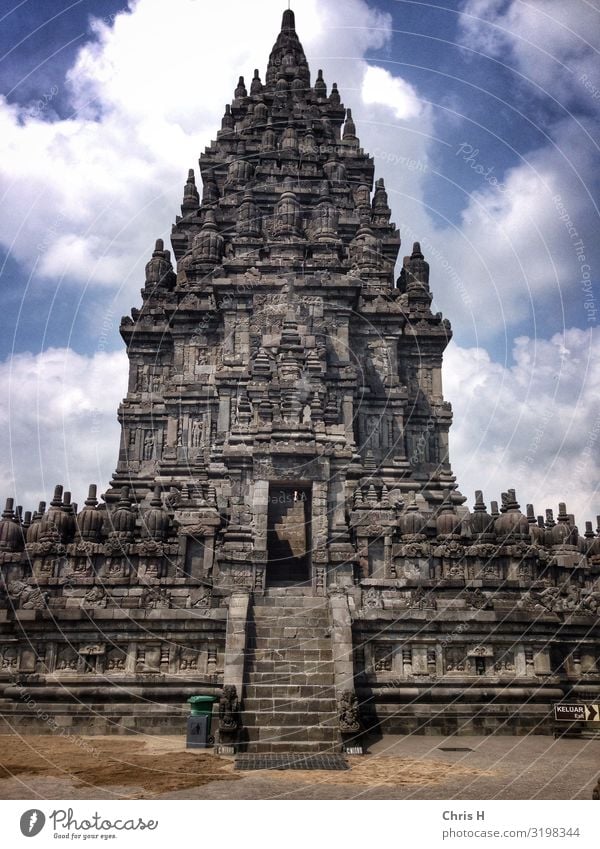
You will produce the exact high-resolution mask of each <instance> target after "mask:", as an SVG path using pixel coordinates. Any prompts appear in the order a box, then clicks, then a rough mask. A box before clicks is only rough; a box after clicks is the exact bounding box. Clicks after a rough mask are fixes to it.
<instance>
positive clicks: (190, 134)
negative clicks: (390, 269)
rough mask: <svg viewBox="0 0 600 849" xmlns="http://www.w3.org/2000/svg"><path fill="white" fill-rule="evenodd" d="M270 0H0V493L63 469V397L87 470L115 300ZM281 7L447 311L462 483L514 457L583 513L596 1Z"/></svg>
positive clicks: (116, 383) (276, 13)
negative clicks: (4, 397) (538, 442)
mask: <svg viewBox="0 0 600 849" xmlns="http://www.w3.org/2000/svg"><path fill="white" fill-rule="evenodd" d="M284 5H285V4H282V3H280V2H275V0H267V1H266V2H264V3H261V4H254V6H250V5H249V4H244V3H243V2H241V0H223V2H222V3H220V4H219V6H218V8H215V6H214V4H208V3H205V2H203V0H172V2H170V3H169V4H164V3H160V2H159V0H137V2H131V3H127V2H126V0H116V1H115V2H113V0H81V2H67V0H52V2H44V3H36V2H34V0H24V2H20V3H6V2H4V0H2V2H0V24H1V26H0V94H1V95H2V99H1V100H0V187H1V191H2V197H3V202H2V205H1V206H0V285H1V286H2V292H3V301H2V304H3V309H2V316H1V319H0V320H1V321H2V333H1V334H0V348H1V349H0V377H1V376H2V375H3V378H2V379H4V380H5V381H6V387H7V392H8V394H9V395H10V393H13V394H14V393H15V392H16V390H15V386H16V384H17V383H18V389H19V391H18V393H17V397H16V398H15V403H14V404H12V405H11V410H10V411H9V412H7V413H6V420H5V422H6V424H7V426H8V427H9V429H10V432H11V434H13V433H14V438H11V440H10V448H9V449H7V455H6V457H5V459H4V461H3V462H2V463H1V464H0V471H1V477H2V478H3V479H4V481H5V486H6V487H7V488H8V489H10V488H11V487H13V488H14V487H17V483H16V481H23V480H25V479H26V483H25V484H21V486H22V487H24V488H23V496H24V497H25V496H28V497H33V494H34V493H37V492H38V491H39V490H40V488H41V487H42V486H46V485H47V483H46V475H52V474H53V473H55V474H57V475H58V474H62V475H63V476H64V475H67V476H69V475H72V476H73V487H74V488H77V487H78V486H82V485H83V484H82V483H81V481H80V479H79V477H78V476H77V475H78V474H79V472H78V471H77V469H76V468H75V467H74V466H73V462H72V460H69V458H68V456H67V455H68V454H69V451H71V453H72V442H73V439H76V440H77V442H78V443H79V442H80V441H81V440H84V441H85V439H86V435H85V434H86V428H87V429H88V430H89V420H88V419H86V415H93V416H94V417H95V418H96V419H97V420H99V421H101V422H102V426H101V427H99V428H97V431H98V433H99V434H100V435H97V436H96V437H95V460H94V464H95V466H94V468H85V469H81V474H82V475H83V474H84V473H87V474H92V473H95V474H96V475H97V476H98V477H99V478H100V480H99V481H98V482H99V483H100V484H101V486H103V485H104V484H105V482H106V480H107V477H108V475H110V470H111V467H112V465H113V464H114V461H115V459H116V443H115V441H114V440H115V439H116V436H115V433H116V431H115V425H114V408H115V406H116V404H117V403H118V400H119V397H120V396H121V395H123V394H124V383H123V381H124V373H125V371H124V359H123V354H122V344H121V341H120V338H119V335H118V322H119V318H120V316H121V315H122V314H123V313H125V312H128V311H129V308H130V307H131V306H134V305H136V304H137V303H138V300H139V289H140V287H141V284H142V271H143V265H144V263H145V261H146V260H147V258H148V255H149V252H150V249H151V246H152V244H153V242H154V239H155V238H157V237H158V236H163V237H165V238H168V233H169V230H170V224H171V222H172V220H173V218H174V216H175V214H176V212H177V211H178V210H177V206H178V203H179V202H180V196H181V191H182V186H183V182H184V180H185V175H186V173H187V169H188V168H189V167H193V166H194V165H196V160H197V156H198V153H199V151H200V149H201V147H202V146H203V145H204V144H206V143H208V142H209V141H210V138H211V137H212V136H214V134H215V131H216V129H217V127H218V126H219V120H220V115H221V114H222V110H223V104H224V103H225V102H226V101H227V100H229V99H231V95H232V91H233V87H234V86H235V83H236V81H237V77H238V75H239V74H240V73H244V74H246V75H247V76H251V74H252V70H253V68H254V67H259V68H260V69H261V71H264V68H265V65H266V61H267V58H268V52H269V49H270V46H271V44H272V42H273V41H274V38H275V36H276V34H277V31H278V27H279V20H280V13H281V10H282V7H283V6H284ZM294 8H295V10H296V15H297V24H298V30H299V34H300V37H301V38H302V40H303V41H304V43H305V47H306V50H307V54H308V58H309V62H310V63H311V67H312V70H313V73H315V72H316V70H317V69H318V68H319V67H323V68H324V70H325V74H326V80H327V81H328V82H329V83H331V82H333V80H334V78H336V79H337V82H338V83H339V85H340V90H341V93H342V96H343V99H344V101H345V103H346V105H347V106H351V107H353V111H354V115H355V119H356V121H357V125H358V131H359V135H360V136H361V138H362V141H363V144H364V145H365V147H366V148H367V149H368V150H370V152H371V153H372V154H373V155H374V156H375V160H376V167H377V170H378V174H381V175H383V176H385V177H386V183H387V186H388V190H389V193H390V200H391V205H392V207H393V210H394V218H395V220H396V222H397V224H398V226H399V228H400V231H401V234H402V237H403V245H404V248H405V249H408V248H409V247H410V244H411V243H412V241H414V240H415V239H417V238H420V239H421V240H422V242H423V244H424V245H425V252H426V254H427V256H428V259H429V261H430V263H431V266H432V288H433V291H434V294H435V304H436V308H437V309H440V310H442V311H443V312H444V314H445V315H446V316H447V317H449V318H450V319H451V321H452V323H453V327H454V332H455V341H454V343H453V345H452V347H451V349H450V350H449V352H448V356H447V363H446V370H445V377H446V392H447V394H448V395H449V396H450V400H452V402H453V404H454V408H455V418H456V424H455V427H454V435H453V453H454V457H455V459H454V466H455V471H456V472H457V474H458V477H459V484H460V485H461V489H463V490H464V491H465V494H467V495H469V496H470V494H471V490H472V488H473V486H474V485H477V486H478V487H479V486H483V487H486V484H487V485H488V486H489V488H491V489H492V490H493V489H494V488H498V487H503V488H507V487H508V486H511V485H515V477H516V485H520V483H521V480H522V481H523V483H524V485H526V486H529V487H530V488H531V489H532V490H533V492H532V493H527V494H525V495H524V497H523V498H522V500H523V501H525V500H527V501H529V500H534V498H537V497H538V496H539V498H540V499H545V500H549V501H551V500H552V499H554V500H556V499H557V498H558V497H560V495H561V494H565V491H566V495H565V497H571V498H572V499H575V502H574V503H576V505H577V508H578V510H579V511H581V512H584V511H585V513H586V515H585V518H591V514H592V513H593V512H595V513H597V512H600V499H598V498H597V488H598V477H599V476H598V464H597V460H596V459H595V456H596V455H597V453H598V452H597V451H596V450H595V449H596V448H597V444H596V441H595V438H594V434H595V423H596V421H597V419H598V417H600V411H599V410H598V402H597V400H595V399H597V398H598V395H599V394H600V393H599V392H598V386H599V384H600V377H599V374H598V372H599V365H598V341H597V330H596V328H597V320H598V317H599V316H600V303H599V302H600V290H599V287H598V260H599V256H598V254H599V251H600V248H599V243H600V240H599V239H598V238H597V233H598V223H599V220H598V219H599V216H598V207H597V203H598V162H599V158H600V157H599V149H598V142H597V139H598V117H599V115H600V71H599V70H598V68H599V67H600V63H598V50H599V47H600V12H598V11H597V10H595V9H594V7H593V6H592V5H591V4H590V3H588V2H586V0H572V2H570V3H569V4H564V3H561V2H560V0H543V2H542V0H528V2H524V0H450V1H449V2H439V3H425V2H417V0H394V2H391V1H390V0H385V2H384V0H369V2H367V0H347V2H345V3H343V4H340V3H339V2H334V0H320V2H317V0H297V2H296V3H294ZM219 39H222V41H221V42H219ZM582 256H583V257H584V259H583V260H582ZM56 351H62V352H63V359H64V363H68V369H67V368H66V367H65V366H64V365H63V367H62V368H61V367H60V366H59V364H58V363H59V360H58V359H57V355H56ZM48 352H50V353H48ZM102 364H104V367H105V368H107V369H108V372H103V371H102V367H101V366H102ZM76 367H79V368H80V369H81V370H82V372H81V373H83V374H88V375H89V374H92V373H93V374H95V375H97V380H98V382H99V383H98V387H99V390H98V387H97V388H96V391H95V393H94V397H89V393H88V397H86V396H85V393H84V394H83V395H81V394H80V393H81V392H82V391H83V389H82V386H81V385H78V384H77V380H76V377H77V376H76V375H74V374H72V373H71V372H72V370H73V369H74V368H76ZM29 382H31V386H29ZM42 383H43V386H42ZM49 387H51V388H49ZM28 392H29V394H33V395H34V396H35V398H36V399H37V402H36V410H35V414H33V413H32V414H31V415H29V413H28V409H29V408H27V409H23V408H22V407H21V406H20V403H21V396H22V395H24V394H25V395H27V393H28ZM57 393H62V398H63V402H62V403H61V404H59V405H58V408H57V407H56V400H55V398H56V394H57ZM98 396H101V397H100V400H99V397H98ZM11 397H12V396H11ZM73 397H75V398H76V401H75V402H74V406H73V407H70V406H69V402H68V401H66V400H65V399H69V398H73ZM51 399H54V400H51ZM547 408H548V409H550V410H552V413H553V414H552V415H550V416H548V415H545V413H544V414H542V413H541V412H540V410H546V409H547ZM111 410H112V412H111ZM51 413H52V415H51ZM28 415H29V418H28ZM52 416H54V417H55V418H56V417H58V419H59V421H58V424H57V423H56V422H53V421H52V422H51V421H50V419H51V418H52ZM17 417H18V421H17ZM599 420H600V419H599ZM540 422H542V425H543V427H542V430H543V440H542V442H543V449H537V448H536V451H535V452H534V453H535V457H534V458H533V459H531V456H530V453H529V454H528V453H527V452H528V450H529V449H528V446H530V445H531V444H533V443H532V439H533V437H532V434H534V433H535V432H536V429H539V428H540ZM42 425H43V427H42ZM56 429H58V430H59V431H60V434H59V438H57V436H56ZM71 430H72V433H71ZM40 431H42V435H41V436H40ZM65 434H67V435H65ZM32 438H33V439H35V441H36V444H37V448H36V451H37V454H36V460H35V463H33V464H32V463H31V461H30V455H29V452H28V449H27V444H28V443H27V441H28V440H29V441H30V440H31V439H32ZM57 445H58V447H57ZM590 445H591V446H592V449H593V450H592V459H590V457H589V456H588V453H586V448H587V447H589V446H590ZM78 450H79V449H78ZM81 457H82V458H84V457H85V451H84V449H83V448H82V449H81ZM82 463H83V464H84V465H85V460H84V459H81V460H80V461H79V460H78V464H77V465H78V466H81V464H82ZM578 464H579V465H580V466H581V469H580V472H578V473H577V475H575V474H574V471H573V470H574V468H575V467H577V465H578ZM32 466H34V467H35V469H34V471H32V470H31V467H32ZM482 470H483V471H482ZM519 470H520V471H519ZM511 474H512V475H513V477H512V478H511ZM477 475H479V476H480V477H481V476H482V477H483V478H484V480H483V481H481V480H480V479H477V480H476V477H477ZM50 483H54V480H51V481H50ZM41 494H42V493H40V496H41ZM497 495H498V492H497V491H491V492H490V495H489V498H494V497H497ZM541 506H544V505H541ZM548 506H551V504H548ZM582 518H583V517H582Z"/></svg>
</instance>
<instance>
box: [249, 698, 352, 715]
mask: <svg viewBox="0 0 600 849" xmlns="http://www.w3.org/2000/svg"><path fill="white" fill-rule="evenodd" d="M243 710H244V711H247V712H248V713H251V712H252V711H265V712H266V713H273V712H275V711H306V712H307V713H318V714H319V715H322V714H328V713H335V711H336V702H335V699H298V698H293V699H285V698H283V699H282V698H277V699H276V698H269V697H268V696H264V697H261V698H248V697H245V698H244V705H243Z"/></svg>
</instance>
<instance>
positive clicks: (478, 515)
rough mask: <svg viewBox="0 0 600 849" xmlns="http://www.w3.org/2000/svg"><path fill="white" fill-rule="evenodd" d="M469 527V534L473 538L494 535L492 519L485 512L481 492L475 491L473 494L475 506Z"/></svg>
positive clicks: (485, 508)
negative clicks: (473, 536) (472, 535)
mask: <svg viewBox="0 0 600 849" xmlns="http://www.w3.org/2000/svg"><path fill="white" fill-rule="evenodd" d="M470 525H471V533H472V534H474V535H475V536H483V535H486V536H487V535H488V534H493V533H494V519H493V517H492V516H490V514H489V513H488V511H487V507H486V506H485V504H484V501H483V492H481V490H477V492H476V493H475V505H474V506H473V512H472V513H471V516H470Z"/></svg>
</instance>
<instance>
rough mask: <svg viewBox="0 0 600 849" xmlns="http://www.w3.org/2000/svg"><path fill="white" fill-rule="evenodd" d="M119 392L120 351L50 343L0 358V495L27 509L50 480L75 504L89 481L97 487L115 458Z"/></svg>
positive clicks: (46, 492)
mask: <svg viewBox="0 0 600 849" xmlns="http://www.w3.org/2000/svg"><path fill="white" fill-rule="evenodd" d="M126 392H127V356H126V354H125V351H119V352H118V353H112V354H108V353H104V352H98V353H96V354H95V355H92V356H82V355H80V354H76V353H75V352H73V351H72V350H70V349H68V348H66V349H65V348H61V349H56V348H53V349H49V350H47V351H44V352H43V353H40V354H37V355H33V354H19V355H17V356H15V357H13V358H12V360H11V361H8V362H5V363H2V364H0V395H1V397H2V398H3V399H4V403H3V405H2V407H1V408H0V426H1V427H2V432H3V434H4V438H3V451H2V458H1V460H0V482H1V488H0V495H3V496H4V497H7V498H8V497H14V498H15V499H16V503H18V504H23V505H24V506H25V509H31V508H34V507H37V502H38V501H39V500H40V498H45V499H48V497H49V496H51V495H52V489H53V487H54V486H55V484H57V483H62V484H63V485H64V487H65V489H66V490H70V491H71V492H72V493H73V500H74V501H78V503H79V504H82V499H83V498H85V495H86V493H87V487H88V485H89V484H90V483H97V484H98V485H99V487H100V488H101V489H100V491H103V487H105V486H106V485H107V483H108V481H109V479H110V475H111V473H112V471H114V469H115V467H116V464H117V454H118V449H119V425H118V423H117V416H116V412H117V407H118V405H119V403H120V401H121V399H122V398H123V397H124V396H125V394H126Z"/></svg>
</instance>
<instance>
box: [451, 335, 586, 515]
mask: <svg viewBox="0 0 600 849" xmlns="http://www.w3.org/2000/svg"><path fill="white" fill-rule="evenodd" d="M444 384H445V387H444V388H445V394H446V397H447V398H448V400H450V401H451V402H452V405H453V408H454V424H453V426H452V430H451V443H450V448H451V454H450V457H451V460H452V464H453V469H454V472H455V474H456V475H457V477H458V483H459V486H460V489H461V491H462V492H463V494H464V495H466V496H467V498H468V499H469V504H470V505H471V504H472V501H473V493H474V491H475V490H476V489H483V490H484V492H485V494H486V496H487V499H488V503H489V501H491V500H498V501H499V500H500V493H501V492H505V491H506V490H507V489H509V488H514V489H516V490H517V495H518V496H519V499H520V502H521V506H522V507H523V509H524V506H525V503H532V504H534V506H535V508H536V511H537V514H543V512H544V510H545V508H547V507H551V508H553V509H554V510H555V511H556V508H557V505H558V503H559V502H560V501H566V503H567V507H568V508H569V511H570V512H572V513H574V514H575V516H576V518H577V521H578V523H579V526H580V529H581V530H583V529H584V522H585V521H586V520H591V519H592V518H593V517H594V516H596V515H597V514H598V513H599V512H600V480H599V475H598V454H599V450H600V340H598V338H597V337H594V336H593V335H592V334H591V333H590V332H586V331H583V330H578V329H570V330H567V331H566V332H565V333H564V334H556V335H555V336H552V337H551V338H550V339H531V338H529V337H521V338H519V339H517V340H515V343H514V348H513V362H511V363H510V364H508V365H505V366H503V365H501V364H499V363H494V362H492V361H491V360H490V357H489V355H488V353H487V352H486V351H485V350H482V349H477V348H474V349H467V348H460V347H459V346H458V345H455V344H451V345H450V347H449V348H448V351H447V353H446V357H445V363H444Z"/></svg>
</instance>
